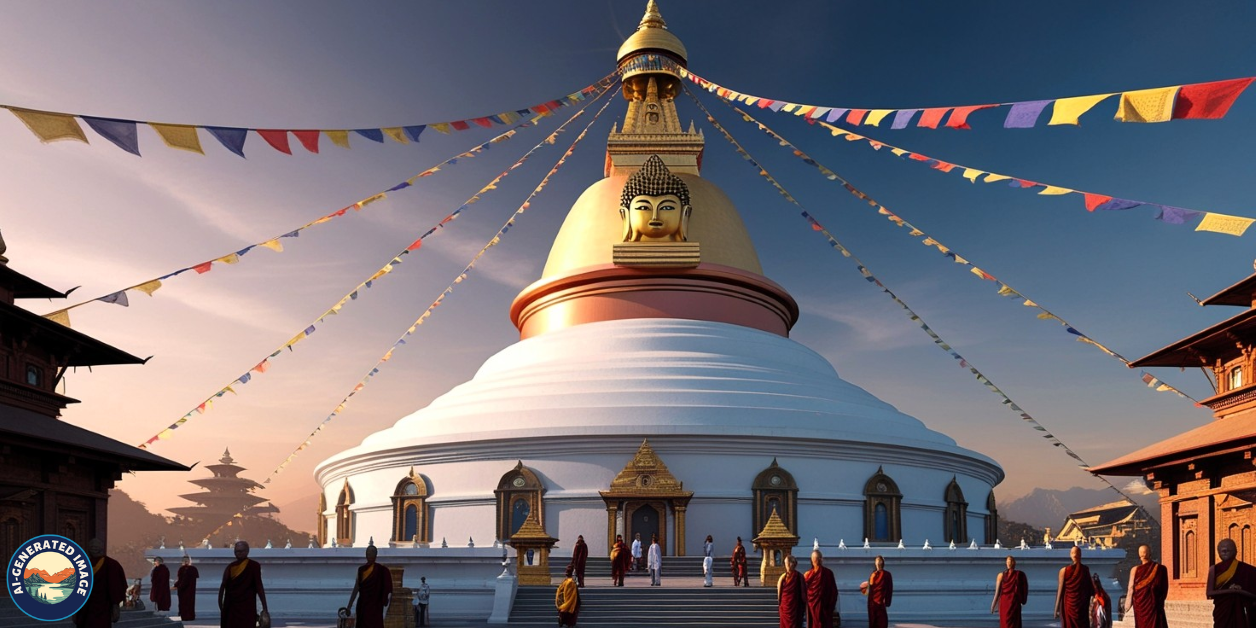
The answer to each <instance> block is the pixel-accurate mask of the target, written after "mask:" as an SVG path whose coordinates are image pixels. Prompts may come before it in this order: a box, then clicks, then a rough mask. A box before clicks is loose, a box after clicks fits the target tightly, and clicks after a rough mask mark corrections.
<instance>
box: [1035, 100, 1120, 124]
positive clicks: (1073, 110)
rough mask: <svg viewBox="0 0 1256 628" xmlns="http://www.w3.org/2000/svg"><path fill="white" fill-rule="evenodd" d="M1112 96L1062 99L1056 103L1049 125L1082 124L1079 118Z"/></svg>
mask: <svg viewBox="0 0 1256 628" xmlns="http://www.w3.org/2000/svg"><path fill="white" fill-rule="evenodd" d="M1111 95H1112V94H1097V95H1094V96H1077V97H1075V98H1061V99H1059V100H1057V101H1055V107H1054V108H1053V109H1052V110H1051V121H1050V122H1048V123H1047V124H1048V125H1055V124H1073V125H1076V124H1080V123H1079V122H1078V120H1077V119H1078V118H1080V117H1081V116H1082V114H1083V113H1086V112H1087V111H1090V110H1091V108H1093V107H1094V106H1095V105H1097V104H1099V102H1100V101H1102V100H1103V99H1105V98H1107V97H1108V96H1111Z"/></svg>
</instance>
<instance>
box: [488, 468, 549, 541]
mask: <svg viewBox="0 0 1256 628" xmlns="http://www.w3.org/2000/svg"><path fill="white" fill-rule="evenodd" d="M493 493H494V494H495V495H496V496H497V538H498V540H500V541H508V540H510V537H511V536H512V535H514V533H515V532H518V531H519V528H521V527H523V523H524V522H525V521H527V520H528V516H529V515H531V514H533V513H536V517H537V522H538V523H540V524H541V527H542V528H544V527H545V486H544V485H543V484H542V483H541V480H540V478H538V477H537V475H536V472H535V471H533V470H532V469H529V468H528V467H525V466H523V461H522V460H520V461H519V463H518V464H517V465H515V468H513V469H511V470H510V471H507V472H506V474H505V475H503V476H502V477H501V479H500V480H498V482H497V490H495V491H493Z"/></svg>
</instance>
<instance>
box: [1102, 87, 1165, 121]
mask: <svg viewBox="0 0 1256 628" xmlns="http://www.w3.org/2000/svg"><path fill="white" fill-rule="evenodd" d="M1180 87H1181V86H1180V85H1177V86H1174V87H1160V88H1157V89H1140V90H1138V91H1133V92H1125V93H1123V94H1121V103H1120V104H1119V105H1118V106H1117V108H1116V116H1115V118H1114V119H1116V120H1120V121H1121V122H1168V121H1169V120H1170V119H1172V118H1173V101H1174V98H1175V97H1176V96H1177V92H1178V89H1179V88H1180Z"/></svg>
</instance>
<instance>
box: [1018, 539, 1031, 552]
mask: <svg viewBox="0 0 1256 628" xmlns="http://www.w3.org/2000/svg"><path fill="white" fill-rule="evenodd" d="M1017 549H1023V550H1026V549H1029V543H1026V542H1025V539H1024V538H1023V537H1022V538H1021V544H1020V547H1018V548H1017Z"/></svg>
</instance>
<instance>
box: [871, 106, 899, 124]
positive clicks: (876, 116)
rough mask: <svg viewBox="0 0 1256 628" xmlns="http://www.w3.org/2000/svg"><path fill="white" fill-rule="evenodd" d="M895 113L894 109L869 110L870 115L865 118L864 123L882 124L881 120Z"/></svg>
mask: <svg viewBox="0 0 1256 628" xmlns="http://www.w3.org/2000/svg"><path fill="white" fill-rule="evenodd" d="M891 113H894V110H893V109H873V110H872V111H869V112H868V117H866V118H864V124H866V125H868V126H881V121H882V120H884V119H885V116H888V115H890V114H891Z"/></svg>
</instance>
